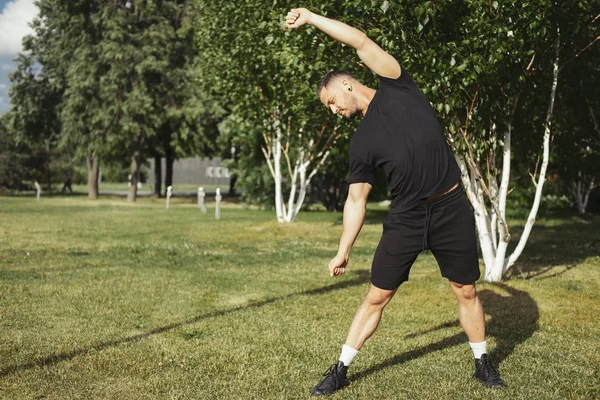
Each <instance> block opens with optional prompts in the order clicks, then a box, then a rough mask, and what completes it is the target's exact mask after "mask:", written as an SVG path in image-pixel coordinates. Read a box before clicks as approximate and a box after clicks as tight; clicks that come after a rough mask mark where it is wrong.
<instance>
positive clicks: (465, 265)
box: [371, 185, 480, 290]
mask: <svg viewBox="0 0 600 400" xmlns="http://www.w3.org/2000/svg"><path fill="white" fill-rule="evenodd" d="M425 249H430V250H431V252H432V253H433V255H434V257H435V259H436V260H437V262H438V265H439V267H440V271H441V273H442V276H443V277H446V278H448V279H449V280H451V281H454V282H457V283H462V284H470V283H474V282H475V281H477V279H479V276H480V273H479V258H478V255H477V239H476V237H475V216H474V215H473V209H472V208H471V203H469V200H468V199H467V196H466V195H465V193H464V190H463V189H462V186H460V185H459V187H458V188H456V189H454V190H453V191H451V192H450V193H447V194H445V195H443V196H440V197H436V198H434V199H432V200H428V201H427V202H426V203H425V204H424V205H423V206H421V207H419V208H416V209H414V210H410V211H407V212H403V213H400V214H393V213H390V214H388V215H387V216H386V217H385V219H384V220H383V235H382V236H381V240H380V241H379V246H377V250H376V251H375V256H374V258H373V265H372V267H371V283H372V284H373V285H375V286H376V287H378V288H380V289H387V290H392V289H396V288H397V287H398V286H400V285H401V284H402V282H405V281H407V280H408V274H409V272H410V268H411V267H412V265H413V263H414V262H415V260H416V259H417V256H418V255H419V254H420V253H421V252H422V251H423V250H425Z"/></svg>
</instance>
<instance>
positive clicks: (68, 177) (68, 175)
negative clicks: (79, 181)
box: [61, 171, 73, 193]
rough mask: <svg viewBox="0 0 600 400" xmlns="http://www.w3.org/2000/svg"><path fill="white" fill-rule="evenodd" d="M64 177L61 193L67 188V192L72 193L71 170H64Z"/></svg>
mask: <svg viewBox="0 0 600 400" xmlns="http://www.w3.org/2000/svg"><path fill="white" fill-rule="evenodd" d="M64 178H65V184H64V185H63V188H62V190H61V193H64V192H65V190H67V189H69V193H73V189H72V188H71V183H72V174H71V171H67V172H65V173H64Z"/></svg>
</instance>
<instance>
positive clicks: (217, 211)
mask: <svg viewBox="0 0 600 400" xmlns="http://www.w3.org/2000/svg"><path fill="white" fill-rule="evenodd" d="M222 198H223V196H221V189H219V188H217V195H216V196H215V202H216V203H217V207H216V208H215V218H216V219H217V220H219V219H221V199H222Z"/></svg>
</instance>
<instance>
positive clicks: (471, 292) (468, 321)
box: [449, 281, 485, 343]
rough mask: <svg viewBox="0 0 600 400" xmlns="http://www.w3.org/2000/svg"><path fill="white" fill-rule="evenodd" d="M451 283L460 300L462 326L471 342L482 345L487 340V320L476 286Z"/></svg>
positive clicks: (459, 314)
mask: <svg viewBox="0 0 600 400" xmlns="http://www.w3.org/2000/svg"><path fill="white" fill-rule="evenodd" d="M449 282H450V287H451V288H452V291H453V292H454V294H455V295H456V299H457V300H458V317H459V319H460V326H462V328H463V330H464V331H465V333H466V334H467V337H468V338H469V342H471V343H480V342H483V341H484V340H485V318H484V314H483V305H482V304H481V301H480V300H479V296H477V290H476V289H475V284H474V283H473V284H470V285H463V284H460V283H456V282H452V281H449Z"/></svg>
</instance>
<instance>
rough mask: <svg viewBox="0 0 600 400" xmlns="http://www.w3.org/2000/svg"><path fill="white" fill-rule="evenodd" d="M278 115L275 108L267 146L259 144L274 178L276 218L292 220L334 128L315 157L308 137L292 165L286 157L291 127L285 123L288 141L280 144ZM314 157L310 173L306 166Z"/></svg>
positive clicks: (301, 203) (280, 135) (287, 156)
mask: <svg viewBox="0 0 600 400" xmlns="http://www.w3.org/2000/svg"><path fill="white" fill-rule="evenodd" d="M277 115H278V113H277V110H276V112H275V114H274V121H273V128H274V132H275V136H274V137H272V138H270V139H269V138H268V137H267V136H265V137H264V139H265V144H266V146H265V147H262V152H263V155H264V156H265V159H266V161H267V166H268V167H269V171H270V172H271V175H272V176H273V179H274V180H275V212H276V215H277V221H278V222H281V223H283V222H294V220H295V219H296V216H297V215H298V213H299V212H300V209H301V208H302V205H303V204H304V199H305V198H306V191H307V189H308V186H309V184H310V181H311V179H312V177H313V176H315V174H316V173H317V172H318V171H319V169H320V168H321V167H322V166H323V164H324V163H325V161H326V160H327V157H328V156H329V151H325V148H327V147H328V146H330V144H331V139H333V138H334V135H335V133H336V131H335V130H334V132H333V133H332V135H331V136H330V138H329V140H327V142H326V143H325V145H324V149H323V150H322V151H321V152H320V153H318V154H317V155H316V156H314V157H313V156H312V154H311V151H314V149H315V146H314V141H312V140H311V141H310V142H309V143H308V144H307V145H306V146H303V145H300V148H299V149H298V159H297V160H296V162H295V163H294V168H293V169H292V168H291V162H290V159H289V137H290V132H289V130H290V127H289V125H288V142H287V144H286V146H285V147H284V146H283V144H282V136H283V133H282V124H281V121H280V120H279V119H278V117H277ZM298 136H299V138H300V137H301V135H300V134H299V135H298ZM282 154H283V155H284V156H285V158H286V161H287V163H288V168H287V169H288V172H289V175H290V192H289V195H288V201H287V207H286V202H285V201H284V196H283V184H284V179H283V174H282V172H281V162H282V160H281V156H282ZM315 161H316V165H314V167H313V168H312V170H311V172H310V174H309V173H308V170H309V168H310V166H311V164H313V163H314V162H315ZM298 180H299V182H298Z"/></svg>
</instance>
